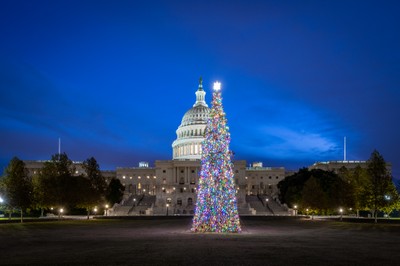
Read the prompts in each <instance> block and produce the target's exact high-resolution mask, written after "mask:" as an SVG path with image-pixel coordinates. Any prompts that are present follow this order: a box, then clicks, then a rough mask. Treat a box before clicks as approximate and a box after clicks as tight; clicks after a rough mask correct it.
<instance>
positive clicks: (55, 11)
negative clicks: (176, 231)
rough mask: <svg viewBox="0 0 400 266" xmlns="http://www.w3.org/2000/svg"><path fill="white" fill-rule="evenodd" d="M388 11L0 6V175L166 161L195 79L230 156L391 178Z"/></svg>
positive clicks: (391, 34)
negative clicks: (372, 160)
mask: <svg viewBox="0 0 400 266" xmlns="http://www.w3.org/2000/svg"><path fill="white" fill-rule="evenodd" d="M399 14H400V2H399V1H71V0H68V1H61V0H57V1H53V0H52V1H40V0H38V1H29V0H26V1H18V0H11V1H6V0H1V1H0V36H1V39H0V40H1V41H0V118H1V119H0V166H1V169H3V168H4V167H5V166H6V165H7V164H8V162H9V160H10V159H11V158H12V157H13V156H18V157H19V158H20V159H24V160H43V159H49V158H50V157H51V155H52V154H55V153H57V152H58V139H59V138H61V143H62V147H61V149H62V151H63V152H66V153H67V154H68V156H69V157H70V158H71V159H73V160H76V161H79V160H84V159H86V158H88V157H91V156H94V157H95V158H96V159H97V160H98V162H99V163H100V166H101V168H102V169H115V167H117V166H137V164H138V162H139V161H149V162H150V165H153V164H154V161H155V160H164V159H171V158H172V148H171V144H172V142H173V141H174V139H175V138H176V134H175V130H176V129H177V127H178V126H179V124H180V122H181V119H182V117H183V115H184V113H185V112H186V111H187V110H188V109H189V108H191V107H192V105H193V104H194V102H195V94H194V93H195V91H196V90H197V86H198V79H199V77H200V76H202V77H203V79H204V89H205V90H206V92H207V95H206V100H207V102H208V103H209V104H210V102H211V93H212V92H211V88H212V84H213V82H214V81H216V80H218V81H220V82H221V83H222V94H223V97H224V99H223V104H224V108H225V111H226V113H227V118H228V124H229V126H230V132H231V137H232V142H231V149H232V150H233V151H234V152H235V159H245V160H247V161H248V163H250V162H253V161H262V162H264V166H284V167H286V168H287V169H293V170H296V169H298V168H300V167H303V166H309V165H311V164H313V163H314V162H316V161H327V160H343V137H344V136H346V137H347V159H348V160H367V159H368V158H369V156H370V154H371V152H372V151H373V150H374V149H377V150H378V151H379V152H380V153H381V154H382V155H383V156H384V158H385V159H386V160H387V161H390V162H392V164H393V175H394V176H395V177H396V178H400V157H399V156H398V150H399V148H400V147H399V146H400V145H399V141H398V138H397V137H398V134H399V128H400V124H399V114H400V88H399V87H400V74H399V73H400V30H399V29H400V15H399Z"/></svg>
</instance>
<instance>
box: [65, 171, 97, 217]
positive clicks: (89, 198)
mask: <svg viewBox="0 0 400 266" xmlns="http://www.w3.org/2000/svg"><path fill="white" fill-rule="evenodd" d="M75 179H76V185H77V187H76V188H75V190H74V194H75V195H79V196H78V197H77V198H76V199H75V200H76V201H75V202H74V203H73V204H74V206H76V207H78V208H84V209H86V212H87V218H88V219H89V215H90V210H91V209H93V207H95V206H96V205H97V204H98V203H100V202H101V200H102V199H101V195H100V194H99V192H98V191H96V190H95V189H94V188H93V186H92V183H91V182H90V180H89V179H88V178H86V177H83V176H77V177H75ZM70 204H72V202H70Z"/></svg>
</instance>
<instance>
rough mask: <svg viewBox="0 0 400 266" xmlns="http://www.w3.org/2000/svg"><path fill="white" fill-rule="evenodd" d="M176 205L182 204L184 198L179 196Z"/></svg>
mask: <svg viewBox="0 0 400 266" xmlns="http://www.w3.org/2000/svg"><path fill="white" fill-rule="evenodd" d="M176 205H178V206H182V199H181V198H179V199H178V200H177V201H176Z"/></svg>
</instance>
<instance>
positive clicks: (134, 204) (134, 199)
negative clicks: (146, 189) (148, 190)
mask: <svg viewBox="0 0 400 266" xmlns="http://www.w3.org/2000/svg"><path fill="white" fill-rule="evenodd" d="M133 206H134V207H135V206H136V198H133Z"/></svg>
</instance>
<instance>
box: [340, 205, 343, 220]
mask: <svg viewBox="0 0 400 266" xmlns="http://www.w3.org/2000/svg"><path fill="white" fill-rule="evenodd" d="M339 212H340V221H342V219H343V209H342V208H340V209H339Z"/></svg>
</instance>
